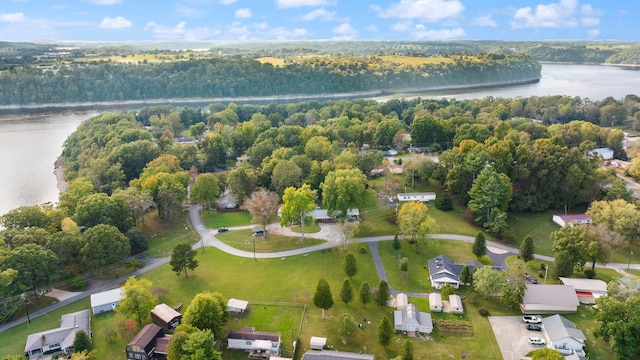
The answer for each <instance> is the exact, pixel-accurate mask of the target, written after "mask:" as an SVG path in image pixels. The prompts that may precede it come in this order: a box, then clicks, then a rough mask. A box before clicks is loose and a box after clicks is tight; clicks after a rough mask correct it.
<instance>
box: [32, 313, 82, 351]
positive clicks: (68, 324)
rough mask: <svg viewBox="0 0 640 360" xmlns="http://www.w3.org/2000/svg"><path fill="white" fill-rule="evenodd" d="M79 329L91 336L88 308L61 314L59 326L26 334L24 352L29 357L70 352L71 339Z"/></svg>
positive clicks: (71, 348)
mask: <svg viewBox="0 0 640 360" xmlns="http://www.w3.org/2000/svg"><path fill="white" fill-rule="evenodd" d="M79 331H84V332H85V333H86V334H87V335H89V336H91V314H90V313H89V310H82V311H78V312H75V313H71V314H65V315H62V316H61V317H60V327H59V328H57V329H52V330H47V331H42V332H39V333H35V334H31V335H29V336H27V343H26V345H25V346H24V352H25V353H26V354H27V356H28V357H29V358H30V359H31V358H38V357H40V356H42V355H44V354H54V353H58V352H64V353H65V354H71V353H72V352H73V341H74V340H75V338H76V333H78V332H79Z"/></svg>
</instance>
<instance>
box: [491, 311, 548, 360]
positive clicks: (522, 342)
mask: <svg viewBox="0 0 640 360" xmlns="http://www.w3.org/2000/svg"><path fill="white" fill-rule="evenodd" d="M489 323H490V324H491V329H492V330H493V335H494V336H495V337H496V340H497V342H498V346H499V347H500V352H501V353H502V358H503V359H504V360H520V359H521V358H522V357H524V356H525V355H527V354H528V353H529V352H531V351H533V350H537V349H542V348H544V345H531V344H529V337H530V336H538V337H541V338H543V339H545V341H546V342H548V341H547V338H546V333H545V331H544V329H542V330H543V331H529V330H527V328H526V326H525V323H523V322H522V317H521V316H489Z"/></svg>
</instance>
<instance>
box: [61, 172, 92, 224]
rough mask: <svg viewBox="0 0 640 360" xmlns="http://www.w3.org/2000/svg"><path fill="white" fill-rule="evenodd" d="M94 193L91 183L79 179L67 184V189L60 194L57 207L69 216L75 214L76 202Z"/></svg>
mask: <svg viewBox="0 0 640 360" xmlns="http://www.w3.org/2000/svg"><path fill="white" fill-rule="evenodd" d="M93 193H94V189H93V183H92V182H91V181H89V180H87V179H83V178H79V179H75V180H73V181H71V182H70V183H69V189H68V190H67V191H65V192H62V193H60V201H59V203H58V207H59V208H60V209H62V210H63V211H65V212H66V213H67V215H69V216H71V215H73V214H75V213H76V207H77V206H78V202H79V201H80V200H81V199H82V198H84V197H85V196H88V195H91V194H93Z"/></svg>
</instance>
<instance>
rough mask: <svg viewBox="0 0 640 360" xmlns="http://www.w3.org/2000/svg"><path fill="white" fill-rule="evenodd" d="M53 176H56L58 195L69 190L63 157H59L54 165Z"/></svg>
mask: <svg viewBox="0 0 640 360" xmlns="http://www.w3.org/2000/svg"><path fill="white" fill-rule="evenodd" d="M53 174H54V175H55V176H56V187H57V188H58V193H63V192H66V191H68V190H69V183H67V182H66V181H65V180H64V158H63V157H62V155H60V156H58V158H57V159H56V161H55V162H54V163H53Z"/></svg>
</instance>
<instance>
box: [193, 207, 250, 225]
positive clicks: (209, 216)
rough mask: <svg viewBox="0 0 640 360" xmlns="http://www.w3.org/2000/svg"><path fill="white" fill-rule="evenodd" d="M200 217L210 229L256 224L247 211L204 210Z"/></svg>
mask: <svg viewBox="0 0 640 360" xmlns="http://www.w3.org/2000/svg"><path fill="white" fill-rule="evenodd" d="M200 217H201V218H202V222H203V223H204V225H205V226H206V227H208V228H209V229H217V228H219V227H224V226H227V227H228V226H241V225H251V224H254V222H253V220H252V219H251V215H249V213H248V212H246V211H231V212H217V211H215V210H204V211H201V212H200Z"/></svg>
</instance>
